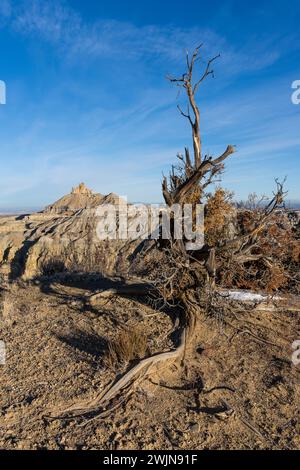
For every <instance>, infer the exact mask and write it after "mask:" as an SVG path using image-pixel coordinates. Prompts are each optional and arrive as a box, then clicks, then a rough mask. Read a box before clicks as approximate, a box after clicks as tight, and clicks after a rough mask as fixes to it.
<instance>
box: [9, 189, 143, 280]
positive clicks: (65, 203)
mask: <svg viewBox="0 0 300 470" xmlns="http://www.w3.org/2000/svg"><path fill="white" fill-rule="evenodd" d="M118 202H119V197H118V196H117V195H116V194H114V193H111V194H108V195H101V194H95V193H93V192H92V191H91V190H90V189H88V188H87V187H86V186H85V185H84V184H83V183H81V184H80V185H79V186H78V187H77V188H73V189H72V191H71V193H70V194H68V195H66V196H64V197H62V198H61V199H59V200H58V201H57V202H55V203H53V204H51V205H49V206H48V207H46V209H45V210H44V211H42V212H39V213H34V214H30V215H26V216H17V217H2V218H0V273H2V274H5V275H9V276H10V277H11V278H13V279H14V278H17V277H22V278H25V279H29V278H33V277H35V276H39V275H43V274H45V275H47V274H54V273H55V272H59V271H64V270H72V271H90V272H93V271H97V272H103V273H106V274H110V275H111V274H115V273H116V272H118V273H119V274H120V273H122V272H125V271H126V270H127V268H128V265H129V262H130V261H129V257H130V255H131V254H132V253H133V252H134V251H135V249H136V248H137V246H138V245H139V243H140V241H139V240H134V241H132V240H118V239H116V240H101V239H99V237H98V236H97V230H96V228H97V223H98V222H99V217H98V212H97V208H98V207H99V206H101V205H103V204H115V205H116V204H118ZM123 203H124V201H123Z"/></svg>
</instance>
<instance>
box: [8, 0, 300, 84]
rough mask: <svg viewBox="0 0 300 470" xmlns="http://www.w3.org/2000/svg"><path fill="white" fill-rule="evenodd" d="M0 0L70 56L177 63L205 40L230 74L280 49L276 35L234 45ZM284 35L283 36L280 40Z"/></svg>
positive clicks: (28, 28) (195, 32)
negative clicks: (157, 60)
mask: <svg viewBox="0 0 300 470" xmlns="http://www.w3.org/2000/svg"><path fill="white" fill-rule="evenodd" d="M2 4H3V5H2V10H3V12H4V14H6V15H9V16H10V17H11V24H12V27H13V28H14V29H15V30H16V31H17V32H19V33H22V34H25V35H32V36H38V37H39V38H41V39H43V40H45V41H49V42H51V43H52V44H55V45H56V46H57V48H58V50H59V51H60V52H61V53H63V54H65V55H66V56H67V57H68V59H69V60H71V59H72V58H73V59H74V58H76V57H78V55H81V56H85V57H92V58H97V57H109V58H114V57H115V58H120V57H126V60H130V59H139V58H141V57H142V56H148V57H150V56H151V57H152V58H155V57H156V58H157V59H158V58H159V59H161V60H164V59H167V60H169V61H172V62H179V60H181V58H182V53H183V51H185V50H186V49H191V48H193V47H195V46H196V45H198V44H199V41H204V42H205V56H206V57H209V56H211V55H212V54H215V53H216V52H217V53H218V52H220V51H222V64H223V66H224V74H225V75H226V70H228V67H229V70H230V74H231V75H233V74H236V73H240V72H242V71H250V70H260V69H262V68H264V67H267V66H269V65H272V64H273V63H274V62H276V61H277V60H278V58H279V57H280V56H281V53H282V51H284V48H285V44H284V43H283V42H282V41H278V37H277V36H276V35H273V36H272V37H267V38H264V40H263V41H262V40H261V39H260V38H259V37H256V38H252V39H249V43H248V44H244V45H242V46H240V47H233V46H232V45H231V44H230V43H229V42H228V41H227V40H226V38H225V37H224V36H222V35H220V34H217V33H216V32H215V31H213V30H212V29H210V28H199V27H192V28H182V27H178V26H175V25H172V24H169V25H163V26H158V25H151V24H149V25H143V26H136V25H134V24H133V23H130V22H124V21H116V20H96V21H95V22H94V23H86V22H84V21H83V19H82V17H81V16H80V15H79V14H78V13H77V12H76V11H74V10H73V9H72V8H71V7H70V6H68V5H67V4H66V3H62V2H61V1H59V0H53V1H51V2H48V1H44V0H26V1H24V0H23V1H22V0H21V1H20V2H19V3H18V4H17V5H14V6H11V4H10V3H9V0H2ZM0 14H1V7H0ZM288 40H289V38H285V40H284V42H285V43H287V42H288ZM291 42H292V41H291ZM298 46H299V44H298ZM294 47H295V41H294Z"/></svg>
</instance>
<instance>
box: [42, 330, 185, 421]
mask: <svg viewBox="0 0 300 470" xmlns="http://www.w3.org/2000/svg"><path fill="white" fill-rule="evenodd" d="M185 343H186V329H184V330H183V331H182V334H181V337H180V342H179V345H178V346H177V348H176V349H174V350H171V351H167V352H163V353H159V354H155V355H153V356H150V357H147V358H145V359H143V360H141V361H140V362H139V363H138V364H137V365H135V366H134V367H133V368H132V369H130V370H129V371H128V372H126V373H125V374H124V375H123V376H122V377H121V378H120V379H118V380H116V381H114V382H113V383H112V384H110V385H109V386H108V388H107V389H106V390H104V391H103V392H101V393H100V394H99V395H98V396H97V397H96V398H94V399H93V400H91V401H89V402H85V403H82V404H81V405H80V406H78V404H77V405H76V406H72V407H70V408H68V409H66V410H65V411H63V413H61V414H60V415H59V416H45V418H47V419H50V420H51V419H72V418H77V417H81V416H87V415H91V414H97V416H98V415H99V413H100V415H102V414H105V415H107V411H108V408H109V405H110V404H111V403H112V402H113V401H114V400H115V399H117V398H118V397H119V396H120V395H121V401H122V403H123V402H124V401H125V400H126V399H127V397H128V396H129V395H131V393H132V391H133V388H135V387H136V386H137V385H138V383H139V382H140V381H141V380H143V379H144V378H145V377H146V376H147V375H148V374H149V373H150V371H151V370H152V368H153V366H155V365H158V364H160V363H162V362H165V361H169V360H176V359H178V358H180V357H181V356H182V355H183V354H184V351H185ZM118 403H120V401H118ZM112 406H113V408H114V409H115V407H118V404H117V405H116V406H115V405H114V404H113V405H112ZM111 409H112V408H109V410H110V411H111Z"/></svg>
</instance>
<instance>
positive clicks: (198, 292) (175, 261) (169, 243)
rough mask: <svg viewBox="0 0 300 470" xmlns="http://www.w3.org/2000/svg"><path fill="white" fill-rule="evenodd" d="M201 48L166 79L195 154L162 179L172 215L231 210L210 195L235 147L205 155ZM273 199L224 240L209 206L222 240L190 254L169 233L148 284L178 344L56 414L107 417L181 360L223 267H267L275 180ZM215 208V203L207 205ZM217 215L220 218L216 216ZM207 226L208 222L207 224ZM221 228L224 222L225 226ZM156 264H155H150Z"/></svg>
mask: <svg viewBox="0 0 300 470" xmlns="http://www.w3.org/2000/svg"><path fill="white" fill-rule="evenodd" d="M201 51H202V45H201V46H199V47H197V48H196V49H195V51H194V52H193V54H192V56H189V54H188V53H187V54H186V71H185V72H184V73H183V74H182V75H181V76H180V77H178V78H176V77H168V79H169V81H170V82H171V83H173V84H175V85H176V86H177V87H179V88H180V89H181V90H182V91H183V92H184V93H185V95H186V99H187V109H186V110H182V108H181V107H180V106H178V109H179V111H180V113H181V114H182V116H183V117H184V118H185V119H187V121H188V122H189V124H190V128H191V133H192V143H193V152H192V155H191V154H190V151H189V149H188V148H187V147H186V148H185V153H184V156H182V155H178V161H179V163H178V165H176V166H173V167H172V169H171V172H170V175H169V177H164V178H163V181H162V194H163V197H164V200H165V202H166V205H167V206H168V207H169V208H170V210H171V211H172V207H173V206H174V204H179V205H180V206H184V204H191V205H192V207H193V209H196V206H197V204H199V203H202V202H203V201H204V200H207V199H208V200H209V201H210V202H213V203H214V204H216V201H218V198H219V201H220V204H219V206H222V209H223V212H224V211H225V212H226V210H227V209H228V210H229V208H230V207H231V206H230V204H228V202H227V201H226V195H225V192H223V193H222V192H220V189H219V190H217V191H216V192H215V193H214V194H210V195H209V194H208V191H209V187H211V185H212V184H213V183H214V182H215V181H216V180H217V179H218V178H219V177H220V175H221V173H222V172H223V170H224V162H225V160H226V159H227V158H228V157H229V156H230V155H232V154H233V153H234V152H235V147H234V146H233V145H228V146H227V148H226V149H225V151H224V152H223V153H222V154H221V155H220V156H217V157H212V156H210V155H206V154H204V153H203V149H202V135H201V126H200V123H201V119H200V118H201V114H200V110H199V107H198V104H197V101H196V96H197V93H198V92H199V90H200V88H201V87H202V86H203V84H204V82H205V80H206V79H207V78H208V77H210V76H213V74H214V72H213V68H212V65H213V63H214V62H215V60H216V59H217V58H218V57H219V56H215V57H213V58H212V59H210V60H209V61H208V62H207V64H206V66H205V68H204V70H203V71H202V73H201V74H200V76H199V77H198V78H195V73H196V65H197V64H198V63H199V60H200V58H201ZM276 185H277V186H276V190H275V192H274V194H273V197H272V198H271V200H270V201H269V203H268V204H266V205H265V206H264V208H263V210H262V211H260V213H259V216H258V217H257V218H256V220H255V222H254V223H253V224H252V226H251V227H250V228H249V230H246V231H245V230H244V231H240V232H239V231H238V232H237V233H235V234H234V235H231V236H227V235H226V231H223V232H220V231H219V232H218V217H217V216H216V214H215V213H214V211H212V210H210V209H209V208H210V206H209V203H208V204H207V208H208V209H207V211H206V212H205V220H206V221H207V222H209V218H211V219H212V222H213V225H215V226H216V227H217V230H216V234H217V235H220V236H215V237H207V238H206V239H205V243H204V245H203V246H202V248H201V249H198V250H189V249H188V245H187V240H185V239H182V240H178V239H176V238H175V237H174V233H173V232H172V230H171V239H170V240H166V241H164V242H163V243H160V250H161V252H162V259H163V260H164V262H163V263H162V262H161V261H159V262H158V263H157V266H156V267H155V266H154V269H153V273H154V274H153V278H152V284H153V285H154V286H155V291H156V292H157V293H158V295H159V296H160V297H163V299H164V301H165V302H167V303H170V304H173V305H174V304H176V305H178V306H179V307H180V311H181V316H180V319H179V322H178V325H179V326H178V333H179V334H178V338H179V340H178V344H177V346H176V347H175V348H174V349H173V350H171V351H167V352H162V353H158V354H155V355H152V356H150V357H146V358H145V359H142V360H141V361H140V362H139V363H138V364H137V365H135V366H134V367H132V368H130V369H129V370H128V371H127V372H126V373H125V374H124V375H123V376H122V377H121V378H120V379H117V380H116V381H114V382H113V383H112V384H111V385H109V387H108V388H107V389H106V390H104V391H102V392H101V393H100V394H99V395H98V396H97V397H95V399H94V400H92V401H90V402H83V403H81V404H77V405H75V406H74V407H72V408H69V409H68V410H65V412H64V413H63V414H62V415H61V416H60V417H61V418H73V417H76V416H91V415H94V414H96V415H97V416H99V415H100V416H101V415H102V416H103V415H105V414H106V413H107V412H108V410H111V409H114V408H115V406H118V405H119V404H121V403H124V401H125V400H126V399H127V398H128V396H129V395H130V394H131V393H132V392H133V390H134V387H135V386H136V384H138V383H140V381H141V380H143V379H144V378H145V377H146V376H147V375H149V374H150V373H151V371H152V369H153V367H154V366H158V365H159V364H161V363H165V362H166V361H175V360H178V359H182V357H183V356H184V354H185V350H186V346H187V345H188V344H191V342H192V338H193V334H194V331H195V328H196V327H197V321H198V320H199V318H200V316H201V315H203V311H204V309H207V308H209V305H210V299H211V298H212V297H213V296H214V295H215V294H216V292H217V290H216V279H217V276H218V272H219V270H220V269H221V267H222V266H224V263H230V261H231V260H234V262H235V263H237V264H239V265H241V266H245V265H246V264H247V263H251V262H252V261H253V262H254V261H257V260H258V259H261V261H262V262H264V263H270V262H271V261H270V260H269V259H268V258H267V256H266V254H265V253H257V251H256V246H257V240H258V238H259V236H260V233H261V232H262V231H263V230H264V229H265V227H266V224H267V223H268V220H269V219H270V217H271V215H272V214H273V213H274V211H275V210H276V208H277V207H278V206H279V205H280V204H281V203H282V201H283V197H284V191H283V184H282V183H280V182H279V181H276ZM211 205H212V206H213V204H211ZM219 215H220V214H219ZM210 223H211V221H210ZM223 225H224V224H223ZM154 264H155V261H154ZM148 287H149V286H147V288H144V286H142V285H141V284H140V285H129V286H128V287H125V288H122V289H121V290H109V291H103V292H100V293H98V294H96V295H93V296H92V297H91V299H90V301H91V302H92V303H95V302H96V301H97V300H99V299H101V298H106V299H107V298H109V297H111V296H114V295H119V294H120V295H122V294H125V295H126V294H127V295H131V294H132V295H145V294H147V292H148Z"/></svg>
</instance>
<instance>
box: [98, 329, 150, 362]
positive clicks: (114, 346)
mask: <svg viewBox="0 0 300 470" xmlns="http://www.w3.org/2000/svg"><path fill="white" fill-rule="evenodd" d="M146 352H147V337H146V335H145V333H144V332H143V330H142V329H141V328H140V327H133V328H131V329H130V330H129V329H123V330H121V331H120V333H119V334H118V335H117V337H116V338H114V339H111V340H109V341H108V345H107V352H106V354H105V355H104V358H103V362H104V365H106V366H107V367H109V368H120V367H123V366H124V365H126V364H128V363H130V362H131V361H133V360H135V359H141V358H143V357H144V356H145V355H146Z"/></svg>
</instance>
